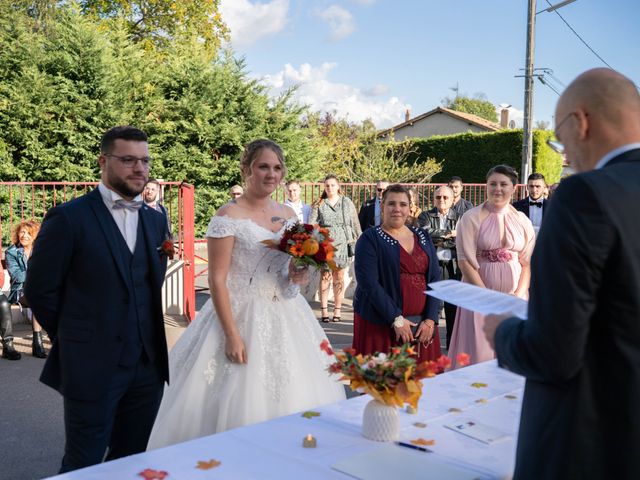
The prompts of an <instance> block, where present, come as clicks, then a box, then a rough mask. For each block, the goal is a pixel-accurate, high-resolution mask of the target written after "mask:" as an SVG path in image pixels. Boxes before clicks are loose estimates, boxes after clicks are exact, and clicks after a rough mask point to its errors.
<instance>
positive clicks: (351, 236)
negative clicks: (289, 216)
mask: <svg viewBox="0 0 640 480" xmlns="http://www.w3.org/2000/svg"><path fill="white" fill-rule="evenodd" d="M309 223H312V224H313V223H317V224H319V225H320V226H321V227H326V228H328V229H329V233H330V235H331V238H333V246H334V248H335V254H334V257H333V260H334V262H335V263H336V265H337V266H338V269H337V270H335V271H330V270H323V271H322V275H321V276H320V306H321V308H322V313H321V315H322V321H323V322H325V323H326V322H328V321H329V307H328V303H329V283H330V282H332V283H333V321H334V322H339V321H340V308H341V307H342V299H343V296H344V269H345V268H346V267H347V266H348V264H349V261H350V259H351V258H352V257H353V254H354V253H355V244H356V240H357V239H358V237H359V236H360V234H361V233H362V232H361V230H360V222H359V221H358V213H357V212H356V207H355V205H354V204H353V202H352V201H351V199H350V198H348V197H345V196H344V195H342V194H341V192H340V183H339V182H338V178H337V177H336V176H335V175H327V176H326V177H325V179H324V192H323V193H322V195H321V196H320V200H319V201H318V202H316V203H315V204H314V205H313V210H312V211H311V216H310V217H309Z"/></svg>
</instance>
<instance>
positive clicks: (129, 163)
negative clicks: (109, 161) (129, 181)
mask: <svg viewBox="0 0 640 480" xmlns="http://www.w3.org/2000/svg"><path fill="white" fill-rule="evenodd" d="M104 156H105V157H113V158H117V159H118V160H120V162H122V165H124V166H125V167H127V168H133V167H134V165H136V164H137V163H138V162H140V163H141V164H142V166H143V167H148V166H150V165H151V157H131V156H128V155H127V156H124V157H121V156H120V155H114V154H112V153H105V154H104Z"/></svg>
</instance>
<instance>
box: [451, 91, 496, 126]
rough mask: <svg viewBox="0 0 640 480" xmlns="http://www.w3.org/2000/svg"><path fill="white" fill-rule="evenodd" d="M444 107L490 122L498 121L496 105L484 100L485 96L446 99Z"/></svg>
mask: <svg viewBox="0 0 640 480" xmlns="http://www.w3.org/2000/svg"><path fill="white" fill-rule="evenodd" d="M442 105H443V106H444V107H447V108H450V109H451V110H457V111H458V112H465V113H472V114H473V115H477V116H479V117H482V118H484V119H486V120H489V121H490V122H497V121H498V114H497V113H496V107H495V105H494V104H493V103H491V102H490V101H488V100H487V99H486V98H484V95H479V96H476V98H471V97H466V96H456V97H455V98H449V97H445V98H444V99H443V100H442Z"/></svg>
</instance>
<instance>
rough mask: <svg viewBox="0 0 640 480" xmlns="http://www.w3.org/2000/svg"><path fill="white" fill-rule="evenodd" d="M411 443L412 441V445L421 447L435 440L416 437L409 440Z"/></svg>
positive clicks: (433, 442)
mask: <svg viewBox="0 0 640 480" xmlns="http://www.w3.org/2000/svg"><path fill="white" fill-rule="evenodd" d="M411 443H413V444H414V445H420V446H423V447H430V446H431V445H435V444H436V441H435V440H433V439H432V440H427V439H425V438H416V439H415V440H411Z"/></svg>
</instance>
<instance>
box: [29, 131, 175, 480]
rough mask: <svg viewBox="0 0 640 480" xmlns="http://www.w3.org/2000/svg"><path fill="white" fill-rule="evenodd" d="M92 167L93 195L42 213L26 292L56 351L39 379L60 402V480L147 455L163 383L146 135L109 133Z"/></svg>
mask: <svg viewBox="0 0 640 480" xmlns="http://www.w3.org/2000/svg"><path fill="white" fill-rule="evenodd" d="M98 162H99V164H100V169H101V182H100V184H99V186H98V188H96V189H95V190H93V191H91V192H90V193H88V194H86V195H84V196H82V197H79V198H77V199H75V200H72V201H70V202H68V203H65V204H63V205H60V206H57V207H54V208H52V209H51V210H49V212H48V213H47V215H46V217H45V219H44V222H43V224H42V229H41V230H40V234H39V235H38V238H37V240H36V242H35V245H34V249H33V254H32V256H31V258H30V260H29V266H28V270H27V271H28V274H27V280H26V284H25V297H26V298H27V299H28V301H29V306H30V307H31V308H32V309H33V313H34V315H35V316H36V318H38V320H39V321H40V323H41V324H42V326H43V327H44V328H45V330H46V331H47V333H48V334H49V337H50V338H51V340H52V342H53V345H52V348H51V353H50V355H49V358H48V359H47V362H46V364H45V366H44V369H43V371H42V375H41V378H40V379H41V381H42V382H44V383H45V384H47V385H49V386H51V387H53V388H55V389H56V390H58V391H59V392H60V393H61V394H62V396H63V397H64V423H65V433H66V443H65V453H64V457H63V459H62V467H61V470H60V471H61V472H67V471H70V470H75V469H78V468H82V467H86V466H89V465H93V464H96V463H100V462H101V461H103V459H105V458H106V460H111V459H115V458H119V457H124V456H127V455H131V454H134V453H139V452H143V451H144V450H145V449H146V445H147V441H148V439H149V434H150V432H151V428H152V426H153V422H154V420H155V416H156V413H157V411H158V408H159V406H160V400H161V399H162V392H163V388H164V382H165V381H168V377H169V372H168V363H167V347H166V340H165V333H164V322H163V315H162V304H161V288H162V283H163V281H164V275H165V270H166V263H167V262H166V261H167V259H166V256H165V255H164V253H162V248H159V247H161V245H162V243H163V241H164V240H166V239H167V235H168V232H167V221H166V219H165V217H164V215H162V214H161V213H159V212H157V211H155V210H154V209H151V208H149V207H147V206H146V205H144V204H143V201H142V198H141V196H140V194H141V192H142V190H143V188H144V186H145V183H146V182H147V180H148V175H149V165H150V162H151V159H150V158H149V150H148V144H147V136H146V134H145V133H144V132H143V131H141V130H138V129H137V128H133V127H128V126H124V127H115V128H112V129H111V130H109V131H108V132H107V133H105V135H104V136H103V138H102V142H101V145H100V157H99V158H98Z"/></svg>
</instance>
